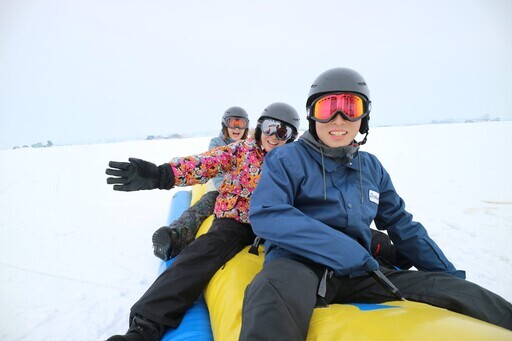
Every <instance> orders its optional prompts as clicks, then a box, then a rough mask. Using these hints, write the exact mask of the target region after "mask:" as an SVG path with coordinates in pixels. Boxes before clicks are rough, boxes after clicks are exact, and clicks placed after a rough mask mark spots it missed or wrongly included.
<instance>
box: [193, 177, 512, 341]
mask: <svg viewBox="0 0 512 341" xmlns="http://www.w3.org/2000/svg"><path fill="white" fill-rule="evenodd" d="M204 191H205V186H204V185H197V186H194V187H193V190H192V203H193V202H195V201H196V200H197V199H199V198H200V197H201V195H202V194H203V193H204ZM212 220H213V216H210V217H209V218H208V219H207V220H205V221H204V223H203V224H202V225H201V227H200V229H199V231H198V233H197V236H199V235H201V234H203V233H205V232H207V231H208V229H209V227H210V225H211V222H212ZM248 250H249V247H246V248H245V249H244V250H242V251H241V252H240V253H239V254H237V255H236V256H235V257H234V258H233V259H231V260H230V261H229V262H227V263H226V265H225V267H223V268H222V269H220V270H219V271H218V272H217V273H216V274H215V276H214V277H213V278H212V280H211V281H210V283H209V285H208V286H207V288H206V290H205V292H204V296H205V300H206V304H207V306H208V310H209V313H210V321H211V325H212V331H213V336H214V339H215V340H220V341H226V340H227V341H230V340H238V336H239V334H240V327H241V315H242V301H243V297H244V291H245V288H246V287H247V285H248V284H249V283H250V282H251V280H252V279H253V278H254V276H255V275H256V273H258V271H260V269H261V267H262V264H263V258H264V256H263V247H261V246H260V248H259V255H258V256H256V255H254V254H250V253H249V252H248ZM307 340H308V341H313V340H315V341H317V340H318V341H328V340H414V341H419V340H456V341H461V340H464V341H476V340H509V341H511V340H512V332H510V331H508V330H506V329H504V328H500V327H497V326H494V325H492V324H489V323H486V322H483V321H480V320H476V319H474V318H471V317H467V316H464V315H461V314H457V313H454V312H451V311H448V310H446V309H441V308H437V307H433V306H430V305H427V304H424V303H417V302H412V301H392V302H387V303H385V304H332V305H330V306H329V307H326V308H316V309H315V310H314V313H313V317H312V319H311V324H310V328H309V334H308V338H307Z"/></svg>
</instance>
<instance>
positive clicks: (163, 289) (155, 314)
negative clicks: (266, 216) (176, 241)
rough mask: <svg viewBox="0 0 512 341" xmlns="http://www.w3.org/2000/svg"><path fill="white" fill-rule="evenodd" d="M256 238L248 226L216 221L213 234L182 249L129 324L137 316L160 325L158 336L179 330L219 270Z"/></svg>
mask: <svg viewBox="0 0 512 341" xmlns="http://www.w3.org/2000/svg"><path fill="white" fill-rule="evenodd" d="M254 238H255V236H254V233H253V232H252V228H251V225H249V224H243V223H240V222H238V221H236V220H234V219H215V220H214V221H213V223H212V226H211V228H210V230H209V231H208V232H207V233H205V234H204V235H202V236H200V237H199V238H197V239H196V240H195V241H194V242H192V243H191V244H190V245H189V246H188V247H186V248H185V249H183V251H182V252H181V253H180V254H179V255H178V256H177V257H176V259H175V261H174V262H173V263H172V264H171V266H170V267H168V268H167V269H166V270H165V271H164V272H163V273H162V274H161V275H160V276H159V277H158V278H157V279H156V280H155V282H154V283H153V284H152V285H151V287H149V289H148V290H147V291H146V293H145V294H144V295H142V297H141V298H140V299H139V300H138V301H137V302H136V303H135V304H134V305H133V307H132V309H131V315H130V324H131V323H132V321H133V318H134V317H135V316H137V317H139V318H140V317H141V318H143V319H145V320H150V321H151V322H154V323H156V324H159V325H160V326H158V327H160V328H158V329H159V330H160V332H159V333H161V332H162V331H165V328H162V327H172V328H176V327H177V326H178V325H179V324H180V322H181V320H182V319H183V315H184V314H185V312H186V311H187V309H189V308H190V307H191V306H192V305H193V304H194V302H195V301H196V300H197V299H198V298H199V296H200V295H201V293H202V292H203V290H204V289H205V288H206V285H207V284H208V282H209V281H210V280H211V278H212V277H213V275H214V274H215V273H216V272H217V270H219V269H220V268H221V267H222V266H223V265H224V264H225V263H226V262H227V261H228V260H230V259H231V258H233V257H234V256H235V255H236V254H237V253H238V252H240V251H241V250H242V249H243V248H244V247H245V246H246V245H250V244H251V243H252V242H253V240H254ZM160 337H161V335H160ZM158 340H159V339H158Z"/></svg>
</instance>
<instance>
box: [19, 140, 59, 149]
mask: <svg viewBox="0 0 512 341" xmlns="http://www.w3.org/2000/svg"><path fill="white" fill-rule="evenodd" d="M51 146H53V142H52V141H50V140H48V141H46V144H44V143H42V142H37V143H34V144H31V145H30V146H29V145H27V144H25V145H23V146H21V147H20V146H14V147H12V149H19V148H46V147H51Z"/></svg>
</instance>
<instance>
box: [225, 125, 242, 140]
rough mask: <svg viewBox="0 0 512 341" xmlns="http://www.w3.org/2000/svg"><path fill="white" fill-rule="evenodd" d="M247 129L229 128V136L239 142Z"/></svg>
mask: <svg viewBox="0 0 512 341" xmlns="http://www.w3.org/2000/svg"><path fill="white" fill-rule="evenodd" d="M244 132H245V129H240V128H229V127H228V135H229V137H230V138H231V139H233V140H235V141H238V140H240V139H241V138H242V136H244Z"/></svg>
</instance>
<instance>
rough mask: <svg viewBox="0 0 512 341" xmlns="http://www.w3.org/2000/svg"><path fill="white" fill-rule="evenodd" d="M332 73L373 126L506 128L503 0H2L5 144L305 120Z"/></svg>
mask: <svg viewBox="0 0 512 341" xmlns="http://www.w3.org/2000/svg"><path fill="white" fill-rule="evenodd" d="M337 66H344V67H351V68H354V69H356V70H357V71H359V72H360V73H361V74H362V75H363V76H364V77H365V78H366V80H367V83H368V85H369V87H370V90H371V93H372V101H373V111H372V116H371V121H370V123H371V124H372V125H374V126H375V125H384V124H407V123H424V122H430V121H432V120H445V119H455V120H463V119H466V118H476V117H479V116H482V115H485V114H489V115H491V116H492V117H500V118H501V119H502V120H505V119H507V120H510V119H512V109H511V108H512V1H509V0H453V1H450V0H428V1H426V0H425V1H408V0H401V1H400V0H387V1H379V0H362V1H357V2H356V1H341V0H336V1H328V0H316V1H310V0H308V1H306V0H287V1H279V0H258V1H251V2H249V1H239V0H233V1H228V0H216V1H208V0H186V1H185V0H181V1H176V0H167V1H164V0H88V1H83V0H80V1H78V0H0V127H1V134H0V135H1V136H0V148H11V147H12V146H14V145H21V144H31V143H35V142H39V141H42V142H45V141H46V140H52V141H53V143H55V144H70V143H88V142H96V141H105V140H110V139H127V138H137V137H145V136H146V135H151V134H154V135H157V134H164V135H167V134H172V133H192V132H215V133H216V132H217V131H218V129H219V128H220V117H221V115H222V114H223V112H224V110H225V109H226V108H228V107H230V106H233V105H238V106H242V107H243V108H245V109H246V110H247V111H248V112H249V115H250V117H251V119H252V124H251V126H252V127H254V123H255V120H256V118H257V117H258V116H259V114H260V113H261V112H262V110H263V108H264V107H265V106H267V105H268V104H270V103H272V102H275V101H284V102H287V103H289V104H291V105H293V106H294V107H296V108H297V109H298V110H299V112H300V113H301V114H303V116H302V117H305V108H304V105H305V101H306V97H307V93H308V91H309V86H310V85H311V83H312V81H313V80H314V79H315V78H316V76H317V75H318V74H320V73H321V72H323V71H324V70H326V69H328V68H331V67H337ZM302 127H303V128H306V127H307V124H306V120H305V119H304V120H303V121H302Z"/></svg>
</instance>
